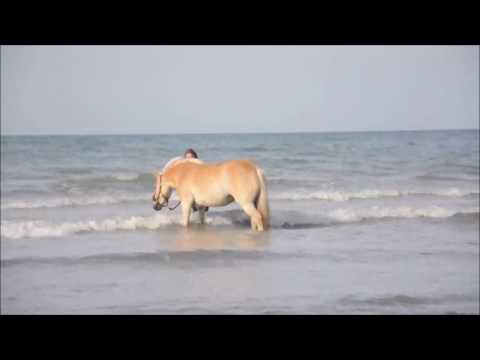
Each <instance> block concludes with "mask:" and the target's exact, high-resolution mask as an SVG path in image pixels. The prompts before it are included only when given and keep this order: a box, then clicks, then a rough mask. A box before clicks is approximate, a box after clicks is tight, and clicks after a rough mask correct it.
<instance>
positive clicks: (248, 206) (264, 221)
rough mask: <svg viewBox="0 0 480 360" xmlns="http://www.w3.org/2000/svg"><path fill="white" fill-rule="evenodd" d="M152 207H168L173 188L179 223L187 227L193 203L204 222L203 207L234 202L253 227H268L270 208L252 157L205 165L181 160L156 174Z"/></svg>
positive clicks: (265, 189)
mask: <svg viewBox="0 0 480 360" xmlns="http://www.w3.org/2000/svg"><path fill="white" fill-rule="evenodd" d="M155 177H156V186H155V193H154V194H153V197H152V200H153V202H154V205H153V208H154V209H155V210H161V209H162V208H163V207H165V206H168V200H169V198H170V195H171V194H172V191H173V190H176V192H177V195H178V197H179V199H180V203H181V205H182V222H181V223H182V225H183V226H185V227H188V226H189V221H190V214H191V210H192V206H194V205H195V206H196V207H197V208H198V212H199V216H200V223H202V224H204V223H205V208H206V207H220V206H226V205H228V204H230V203H232V202H234V201H235V202H237V203H238V204H239V205H240V207H241V208H242V209H243V211H245V213H246V214H247V215H248V216H249V217H250V223H251V228H252V230H257V231H265V230H267V229H269V227H270V209H269V203H268V195H267V185H266V179H265V176H264V173H263V170H262V169H261V168H260V167H258V166H257V165H256V164H255V163H254V162H253V161H251V160H244V159H242V160H229V161H223V162H219V163H214V164H207V163H205V162H203V161H201V160H198V159H180V160H177V161H175V162H174V163H173V164H171V165H170V166H168V167H167V168H166V169H165V170H164V172H163V173H157V174H155Z"/></svg>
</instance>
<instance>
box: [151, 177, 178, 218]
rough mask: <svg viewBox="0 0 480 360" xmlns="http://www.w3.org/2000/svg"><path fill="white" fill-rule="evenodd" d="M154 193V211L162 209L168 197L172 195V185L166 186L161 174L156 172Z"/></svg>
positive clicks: (166, 203)
mask: <svg viewBox="0 0 480 360" xmlns="http://www.w3.org/2000/svg"><path fill="white" fill-rule="evenodd" d="M155 177H156V183H155V193H154V194H153V197H152V200H153V209H154V210H156V211H159V210H162V208H163V207H165V206H167V205H168V199H169V198H170V195H172V190H173V189H172V187H171V186H168V185H167V183H166V182H165V181H164V179H163V177H164V176H163V175H162V174H156V175H155Z"/></svg>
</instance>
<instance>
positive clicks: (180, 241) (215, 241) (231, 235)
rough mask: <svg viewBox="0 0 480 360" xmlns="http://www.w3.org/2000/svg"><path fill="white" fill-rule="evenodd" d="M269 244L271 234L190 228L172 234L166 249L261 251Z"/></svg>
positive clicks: (206, 227)
mask: <svg viewBox="0 0 480 360" xmlns="http://www.w3.org/2000/svg"><path fill="white" fill-rule="evenodd" d="M270 244H271V232H270V231H268V232H255V231H252V230H243V229H242V230H239V229H218V228H211V227H208V226H201V225H198V226H192V227H191V228H189V229H184V228H182V229H180V230H179V231H176V232H174V233H172V237H171V238H170V239H169V241H168V247H169V248H170V250H174V251H196V250H232V249H237V250H262V249H266V248H268V247H269V246H270Z"/></svg>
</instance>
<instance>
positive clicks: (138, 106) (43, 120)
mask: <svg viewBox="0 0 480 360" xmlns="http://www.w3.org/2000/svg"><path fill="white" fill-rule="evenodd" d="M478 127H479V49H478V47H474V46H428V47H427V46H2V48H1V131H2V134H5V135H8V134H110V133H112V134H119V133H121V134H128V133H147V134H155V133H196V132H208V133H217V132H285V131H364V130H414V129H452V128H455V129H456V128H478Z"/></svg>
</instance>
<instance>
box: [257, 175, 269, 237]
mask: <svg viewBox="0 0 480 360" xmlns="http://www.w3.org/2000/svg"><path fill="white" fill-rule="evenodd" d="M257 174H258V180H259V181H260V195H259V196H258V200H257V210H258V211H259V212H260V214H261V215H262V222H263V227H264V229H265V230H267V229H268V228H269V227H270V207H269V205H268V195H267V184H266V181H265V176H264V175H263V171H262V169H260V168H259V167H257Z"/></svg>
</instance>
